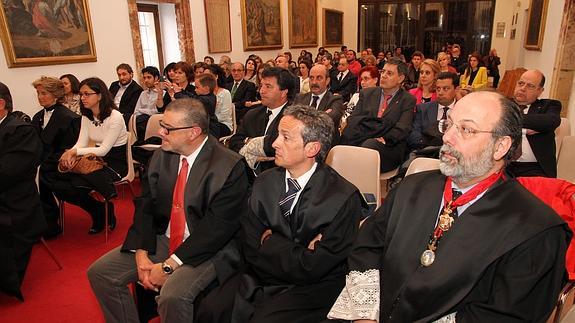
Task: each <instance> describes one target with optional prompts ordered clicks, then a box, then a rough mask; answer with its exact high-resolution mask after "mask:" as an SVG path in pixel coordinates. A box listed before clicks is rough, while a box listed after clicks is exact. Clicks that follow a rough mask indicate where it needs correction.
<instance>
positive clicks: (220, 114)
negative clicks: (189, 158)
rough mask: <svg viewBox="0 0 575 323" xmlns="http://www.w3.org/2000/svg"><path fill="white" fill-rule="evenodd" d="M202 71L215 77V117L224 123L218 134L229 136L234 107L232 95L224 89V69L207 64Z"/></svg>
mask: <svg viewBox="0 0 575 323" xmlns="http://www.w3.org/2000/svg"><path fill="white" fill-rule="evenodd" d="M204 73H207V74H212V75H213V76H214V77H215V78H216V88H215V89H214V94H215V95H216V117H217V118H218V121H219V122H220V123H222V124H224V125H225V127H221V129H220V136H229V135H231V134H232V131H233V129H234V121H233V114H232V113H233V111H232V109H235V106H234V104H233V103H232V95H231V93H230V91H228V90H226V88H225V87H226V84H225V83H226V74H225V72H224V70H223V69H222V68H221V67H220V66H218V65H214V64H212V65H208V67H207V68H206V69H205V70H204Z"/></svg>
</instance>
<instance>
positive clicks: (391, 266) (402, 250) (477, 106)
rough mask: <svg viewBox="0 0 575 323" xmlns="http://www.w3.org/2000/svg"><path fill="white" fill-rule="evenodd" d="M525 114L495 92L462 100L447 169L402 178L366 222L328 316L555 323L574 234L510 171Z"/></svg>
mask: <svg viewBox="0 0 575 323" xmlns="http://www.w3.org/2000/svg"><path fill="white" fill-rule="evenodd" d="M520 113H521V112H520V111H519V109H518V108H517V106H516V105H515V104H514V103H513V102H511V101H509V100H508V99H506V98H504V97H503V96H502V95H500V94H498V93H495V92H487V91H479V92H476V93H471V94H469V95H467V96H465V97H464V98H462V99H460V100H459V101H457V103H456V105H455V108H454V109H453V111H452V113H451V114H450V116H449V122H448V124H447V127H446V128H445V131H444V135H443V140H444V145H443V147H442V148H441V157H440V164H439V169H440V171H431V172H422V173H419V174H414V175H410V176H407V177H406V178H404V179H403V181H402V182H401V183H400V184H399V185H398V186H397V188H396V189H395V190H392V192H390V194H388V196H387V197H386V198H385V202H384V204H383V205H382V206H381V207H380V208H379V209H378V210H377V211H376V214H374V215H373V216H371V217H369V218H368V219H367V220H366V221H365V222H364V223H363V225H362V227H361V231H360V233H359V236H358V238H357V240H356V242H355V245H354V250H353V252H352V254H351V255H350V257H349V261H348V264H349V274H348V278H347V280H346V282H347V284H346V287H345V288H344V289H343V291H342V294H341V296H340V297H339V298H338V300H337V301H336V303H335V305H334V307H333V308H332V311H331V312H330V314H329V317H330V318H337V319H344V320H350V321H354V322H358V321H359V320H364V321H361V322H366V323H367V322H373V323H375V322H376V320H378V321H379V322H390V323H395V322H434V321H437V322H478V321H481V322H545V321H546V320H547V319H548V318H549V315H550V314H551V312H552V311H553V308H554V307H555V304H556V302H557V296H558V294H559V292H560V291H561V288H562V287H563V284H564V283H565V282H566V280H567V275H566V270H565V253H566V250H567V247H568V245H569V241H570V240H571V236H572V233H571V231H570V230H569V227H568V226H567V224H566V223H565V222H564V221H563V220H562V219H561V218H560V217H559V216H558V215H557V213H555V212H554V211H553V210H552V209H551V208H550V207H548V206H547V205H545V204H544V203H543V202H542V201H541V200H539V199H538V198H537V197H535V196H534V195H533V194H531V193H530V192H529V191H528V190H527V189H525V188H524V187H523V186H522V185H521V184H520V183H519V182H518V181H517V180H515V179H513V178H510V177H509V176H505V175H504V173H505V165H506V163H507V161H508V160H510V159H511V158H512V157H513V156H514V155H515V150H516V149H517V147H518V146H519V145H520V141H521V116H520ZM440 172H441V173H440ZM366 295H368V296H366Z"/></svg>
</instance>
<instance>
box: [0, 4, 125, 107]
mask: <svg viewBox="0 0 575 323" xmlns="http://www.w3.org/2000/svg"><path fill="white" fill-rule="evenodd" d="M89 7H90V16H91V19H92V29H93V31H94V41H95V44H96V55H97V57H98V61H97V62H91V63H81V64H65V65H52V66H38V67H22V68H8V66H7V64H6V57H5V55H4V51H0V82H3V83H4V84H6V85H7V86H8V87H9V88H10V91H11V93H12V97H13V101H14V107H15V109H16V110H22V111H24V112H26V113H28V114H30V115H32V114H34V113H35V112H37V111H38V110H39V109H40V105H39V104H38V101H37V99H36V90H35V89H34V88H33V87H32V85H31V84H32V82H33V81H34V80H35V79H37V78H39V77H40V76H42V75H46V76H55V77H59V76H60V75H62V74H66V73H72V74H74V75H76V76H77V77H78V79H80V80H82V79H84V78H86V77H90V76H98V77H100V78H102V80H104V82H106V84H109V83H110V82H112V81H114V80H116V79H117V76H116V66H117V65H118V64H119V63H122V62H125V63H128V64H130V65H132V66H135V64H136V63H135V59H134V50H133V46H132V36H131V33H130V22H129V19H128V3H127V1H118V0H97V1H96V0H90V1H89ZM112 7H113V8H114V10H110V8H112Z"/></svg>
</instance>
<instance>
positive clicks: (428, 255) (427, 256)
mask: <svg viewBox="0 0 575 323" xmlns="http://www.w3.org/2000/svg"><path fill="white" fill-rule="evenodd" d="M420 260H421V265H422V266H423V267H429V266H431V264H433V262H434V261H435V252H433V251H431V250H429V249H427V250H425V251H424V252H423V253H422V254H421V258H420Z"/></svg>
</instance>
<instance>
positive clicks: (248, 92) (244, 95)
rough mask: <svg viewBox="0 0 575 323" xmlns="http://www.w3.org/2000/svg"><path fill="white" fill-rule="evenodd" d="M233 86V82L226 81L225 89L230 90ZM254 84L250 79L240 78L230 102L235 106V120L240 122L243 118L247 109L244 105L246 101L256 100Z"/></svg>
mask: <svg viewBox="0 0 575 323" xmlns="http://www.w3.org/2000/svg"><path fill="white" fill-rule="evenodd" d="M233 87H234V82H231V83H228V85H227V86H226V89H228V91H230V93H231V92H232V88H233ZM256 92H257V90H256V85H255V84H254V83H252V82H250V81H246V80H242V81H241V82H240V84H239V85H238V88H237V90H236V93H234V96H233V97H232V102H233V103H234V106H235V107H236V122H237V123H240V121H241V120H242V119H243V117H244V115H245V114H246V112H247V111H248V109H249V108H248V107H246V102H248V101H252V102H253V101H256Z"/></svg>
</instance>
